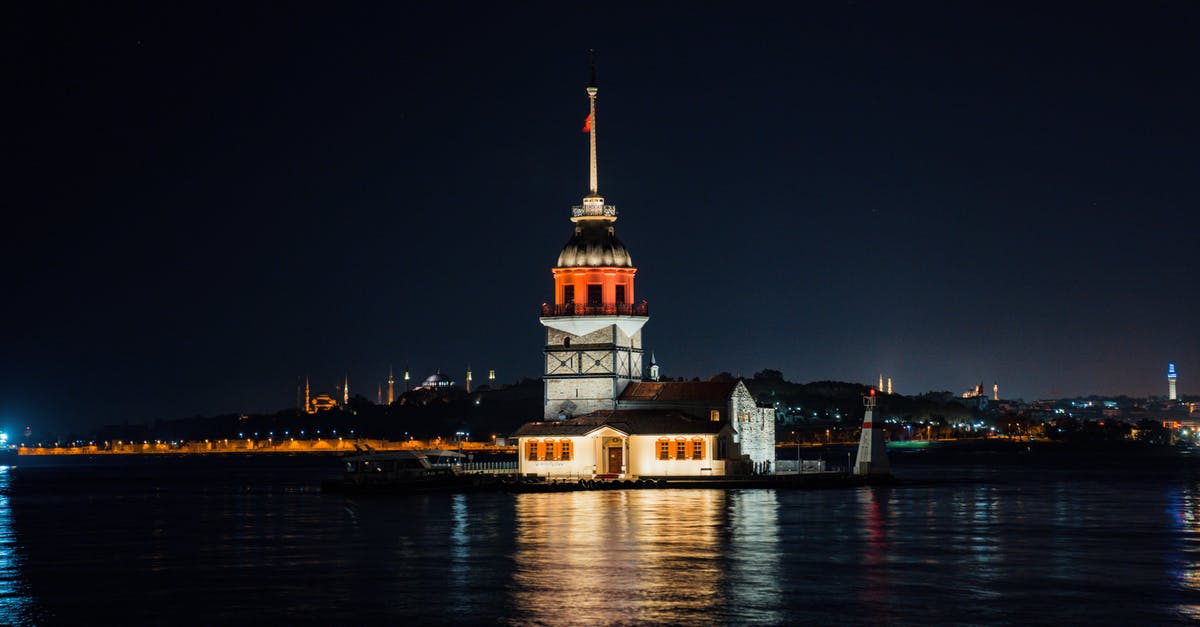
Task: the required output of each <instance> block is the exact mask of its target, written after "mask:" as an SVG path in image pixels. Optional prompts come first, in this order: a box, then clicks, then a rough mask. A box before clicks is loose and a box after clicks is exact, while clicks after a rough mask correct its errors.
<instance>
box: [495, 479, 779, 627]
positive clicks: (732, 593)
mask: <svg viewBox="0 0 1200 627" xmlns="http://www.w3.org/2000/svg"><path fill="white" fill-rule="evenodd" d="M759 492H760V491H755V492H754V493H755V494H758V493H759ZM744 494H748V493H741V494H733V495H730V494H729V493H726V492H724V491H720V490H617V491H597V492H572V493H565V494H563V493H559V494H522V495H518V496H517V497H516V498H517V500H516V506H515V508H516V522H517V524H516V539H517V541H516V542H517V546H516V551H515V555H514V565H515V571H514V575H513V582H512V585H511V593H512V602H513V605H514V610H515V612H514V614H513V617H514V618H513V622H515V623H528V622H546V623H552V624H564V623H588V624H595V623H606V624H611V623H633V622H637V623H657V622H676V623H678V622H689V621H691V622H697V621H701V622H702V621H706V620H719V619H716V618H715V616H716V613H718V612H730V611H736V608H737V604H738V599H737V597H738V595H739V594H742V593H745V592H747V591H745V590H727V589H726V587H725V586H724V585H723V582H724V581H726V580H727V579H728V577H727V576H726V574H725V573H724V572H723V571H722V569H723V568H726V567H729V566H728V564H729V561H728V556H729V555H735V556H736V555H739V550H738V548H736V547H739V546H741V545H742V544H745V545H746V546H745V547H743V548H744V549H745V550H746V552H745V553H744V558H743V559H745V560H747V563H745V564H744V565H741V566H739V565H737V564H736V562H737V560H735V565H734V566H732V567H733V568H744V569H745V570H746V571H747V574H746V575H745V576H746V577H750V578H751V579H754V580H755V581H757V580H758V579H767V578H770V579H772V580H774V579H775V578H776V575H777V573H776V572H775V569H774V567H772V566H771V565H770V564H769V563H767V562H769V561H770V560H775V559H777V558H776V557H775V554H776V551H775V550H773V549H772V547H771V546H770V545H771V543H773V542H776V539H775V538H776V536H777V535H778V528H777V527H778V516H777V512H776V505H775V503H774V502H773V501H774V492H769V491H761V494H763V495H766V496H754V497H744V496H743V495H744ZM731 532H732V533H731ZM725 538H728V541H729V544H730V545H732V546H728V547H727V546H723V544H724V542H725ZM749 560H753V563H750V562H749ZM764 560H765V561H764ZM739 581H744V579H739ZM771 585H774V584H773V583H772V584H771ZM742 587H743V586H739V588H742ZM744 587H745V588H755V587H757V586H744ZM768 588H770V586H768ZM775 590H776V592H775V596H776V598H774V599H772V600H771V602H769V603H768V605H769V606H776V607H777V606H778V598H777V596H778V592H777V587H776V588H775ZM749 592H751V593H754V594H759V593H761V592H762V591H758V590H755V591H749ZM768 594H769V592H768Z"/></svg>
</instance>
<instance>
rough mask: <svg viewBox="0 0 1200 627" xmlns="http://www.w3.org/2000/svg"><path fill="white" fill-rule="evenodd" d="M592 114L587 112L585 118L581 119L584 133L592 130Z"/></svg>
mask: <svg viewBox="0 0 1200 627" xmlns="http://www.w3.org/2000/svg"><path fill="white" fill-rule="evenodd" d="M592 115H593V114H591V113H589V114H588V116H587V119H586V120H584V121H583V132H585V133H590V132H592Z"/></svg>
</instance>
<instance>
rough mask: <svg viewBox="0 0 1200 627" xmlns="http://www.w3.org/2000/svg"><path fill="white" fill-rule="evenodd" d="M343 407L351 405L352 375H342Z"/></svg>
mask: <svg viewBox="0 0 1200 627" xmlns="http://www.w3.org/2000/svg"><path fill="white" fill-rule="evenodd" d="M342 377H343V378H342V405H349V404H350V375H348V374H347V375H342Z"/></svg>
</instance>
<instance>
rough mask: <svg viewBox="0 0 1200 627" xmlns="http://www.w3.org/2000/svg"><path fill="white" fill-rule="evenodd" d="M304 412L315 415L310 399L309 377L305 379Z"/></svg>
mask: <svg viewBox="0 0 1200 627" xmlns="http://www.w3.org/2000/svg"><path fill="white" fill-rule="evenodd" d="M304 412H305V413H308V414H311V413H313V409H312V401H311V400H309V397H308V377H304Z"/></svg>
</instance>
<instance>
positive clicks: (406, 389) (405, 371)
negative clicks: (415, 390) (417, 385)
mask: <svg viewBox="0 0 1200 627" xmlns="http://www.w3.org/2000/svg"><path fill="white" fill-rule="evenodd" d="M408 379H409V376H408V369H407V368H405V369H404V391H405V392H407V391H409V390H411V389H412V388H410V387H408Z"/></svg>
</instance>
